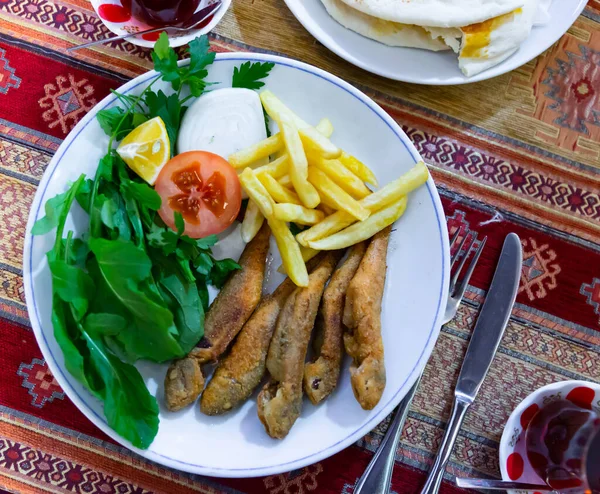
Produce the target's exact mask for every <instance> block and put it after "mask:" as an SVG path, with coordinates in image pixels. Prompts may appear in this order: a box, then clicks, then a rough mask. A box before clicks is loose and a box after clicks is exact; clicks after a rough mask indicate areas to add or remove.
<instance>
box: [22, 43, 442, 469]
mask: <svg viewBox="0 0 600 494" xmlns="http://www.w3.org/2000/svg"><path fill="white" fill-rule="evenodd" d="M246 60H250V61H270V62H274V63H275V64H276V66H275V68H274V69H273V71H272V73H271V75H270V76H269V77H268V79H267V86H266V87H267V88H268V89H270V90H272V91H273V92H274V93H275V94H277V95H278V96H279V97H281V99H282V100H283V101H284V102H286V103H288V104H289V106H290V107H291V108H292V109H294V110H295V111H297V112H298V113H299V114H300V116H302V118H304V119H306V120H307V121H309V122H315V123H316V122H317V121H318V120H319V119H320V118H322V117H325V116H327V117H329V118H330V119H331V121H332V122H333V125H334V127H335V132H334V140H335V142H336V143H337V144H338V145H340V146H341V147H342V148H344V149H346V150H347V151H349V152H351V153H353V154H355V155H357V156H358V157H360V158H361V159H364V160H365V161H367V162H368V163H369V164H370V165H371V166H372V167H373V169H374V171H375V173H376V175H377V177H378V179H379V181H380V182H381V183H382V184H385V183H387V182H389V181H390V180H392V179H394V178H396V177H397V176H398V175H399V174H401V173H403V172H405V171H407V170H408V169H409V168H410V167H411V166H413V164H414V163H415V162H416V161H417V160H419V155H418V153H417V151H416V149H415V148H414V147H413V145H412V144H411V142H410V141H409V139H408V137H407V136H406V135H405V134H404V133H403V132H402V130H401V129H400V127H399V126H398V125H397V124H396V123H395V122H394V121H393V120H392V119H391V118H390V117H389V116H388V115H387V114H386V113H385V112H384V111H383V110H382V109H381V108H380V107H379V106H377V105H376V104H375V103H374V102H373V101H372V100H370V99H369V98H368V97H367V96H366V95H364V94H363V93H361V92H360V91H358V90H356V89H355V88H353V87H352V86H350V85H349V84H347V83H345V82H344V81H342V80H340V79H338V78H336V77H334V76H332V75H330V74H328V73H326V72H324V71H322V70H319V69H317V68H315V67H311V66H309V65H306V64H303V63H300V62H295V61H292V60H287V59H284V58H280V57H273V56H269V55H259V54H248V53H243V54H242V53H232V54H225V55H223V54H219V55H217V59H216V61H215V63H214V64H213V65H212V66H211V68H210V75H209V79H210V80H211V81H227V82H226V83H225V84H224V85H230V83H229V81H231V76H232V72H233V68H234V66H237V65H239V64H240V63H242V62H244V61H246ZM153 75H154V73H153V72H152V73H147V74H144V75H142V76H139V77H138V78H136V79H134V80H133V81H131V82H129V83H128V84H126V85H125V86H123V87H122V88H121V90H120V91H121V92H124V93H126V94H136V93H139V91H140V90H141V89H142V88H143V87H144V86H145V85H146V84H147V83H148V81H149V80H150V79H151V78H152V77H153ZM157 86H160V85H157ZM157 86H155V87H156V88H157V89H158V87H157ZM162 88H163V89H166V85H163V86H162ZM114 102H115V98H114V97H113V96H112V95H111V96H108V97H107V98H105V99H104V100H102V101H101V102H100V103H99V104H98V105H97V106H96V107H95V108H94V109H93V110H92V111H91V112H90V113H89V114H88V115H87V116H86V117H85V118H84V119H83V120H82V121H81V122H80V123H79V124H78V125H77V126H76V127H75V128H74V129H73V131H72V132H71V133H70V134H69V136H68V137H67V139H65V141H64V142H63V144H62V145H61V147H60V148H59V149H58V151H57V152H56V155H55V156H54V158H53V159H52V161H51V162H50V164H49V166H48V169H47V170H46V173H45V174H44V177H43V179H42V181H41V183H40V186H39V188H38V191H37V194H36V196H35V199H34V201H33V205H32V209H31V214H30V217H29V223H28V225H27V232H28V234H27V236H26V239H25V253H24V278H25V290H26V297H27V307H28V310H29V315H30V318H31V323H32V326H33V330H34V332H35V336H36V338H37V341H38V343H39V345H40V348H41V349H42V352H43V354H44V357H45V358H46V361H47V362H48V365H49V366H50V369H51V370H52V372H53V374H54V376H55V377H56V379H57V380H58V382H59V383H60V385H61V386H62V388H63V389H64V390H65V392H66V393H67V395H68V396H69V397H70V398H71V400H72V401H73V402H74V403H75V405H76V406H77V407H78V408H79V409H80V410H81V411H82V412H83V413H84V414H85V415H86V416H87V417H88V418H89V419H90V420H91V421H92V422H93V423H94V424H96V425H97V426H98V427H99V428H100V429H102V430H103V431H104V432H105V433H106V434H108V435H109V436H111V437H112V438H114V439H115V440H116V441H119V442H120V443H122V444H123V445H125V446H127V447H128V448H130V449H133V450H134V451H136V452H137V453H139V454H141V455H142V456H144V457H146V458H148V459H150V460H154V461H156V462H158V463H162V464H163V465H167V466H169V467H173V468H177V469H180V470H185V471H189V472H193V473H198V474H203V475H212V476H223V477H252V476H261V475H271V474H275V473H280V472H284V471H289V470H293V469H296V468H300V467H303V466H305V465H308V464H311V463H314V462H317V461H319V460H322V459H324V458H326V457H328V456H330V455H332V454H334V453H336V452H338V451H340V450H341V449H343V448H345V447H347V446H349V445H351V444H352V443H354V442H355V441H357V440H358V439H360V438H361V437H362V436H363V435H365V434H367V433H368V432H369V431H370V430H372V429H373V428H374V427H375V426H376V425H377V424H378V423H379V422H381V421H382V420H383V419H384V418H385V417H386V416H387V415H388V414H389V413H390V412H391V411H392V410H393V409H394V407H395V406H396V405H397V404H398V403H399V401H400V400H401V399H402V397H403V396H404V395H405V394H406V393H407V391H408V390H409V389H410V387H411V386H412V384H413V383H414V381H415V380H416V379H417V377H418V375H419V373H420V372H421V370H422V369H423V367H424V366H425V363H426V362H427V359H428V358H429V355H430V354H431V351H432V349H433V346H434V344H435V341H436V338H437V336H438V333H439V329H440V324H441V321H440V318H441V315H442V314H443V311H444V308H445V305H446V298H447V290H448V278H449V276H448V271H449V264H448V259H449V252H448V235H447V230H446V221H445V217H444V212H443V210H442V206H441V203H440V199H439V196H438V194H437V191H436V188H435V185H434V183H433V181H432V180H431V179H430V180H429V181H428V183H427V185H426V186H425V187H421V188H420V189H419V190H417V191H416V192H415V193H413V194H412V195H411V197H410V200H409V206H408V208H407V212H406V214H405V215H404V216H403V217H402V218H401V220H400V221H399V222H398V223H397V225H396V226H395V231H394V233H393V236H392V240H391V244H390V249H389V254H388V265H389V268H388V278H387V284H386V285H387V286H386V290H385V298H384V303H383V315H382V318H383V333H384V343H385V349H386V366H387V377H388V382H387V387H386V389H385V393H384V395H383V398H382V399H381V402H380V403H379V405H378V406H377V407H376V408H375V409H374V410H373V411H370V412H366V411H364V410H362V409H361V408H360V407H359V406H358V404H357V403H356V401H355V400H354V397H353V395H352V390H351V388H350V384H349V376H348V372H347V368H348V362H346V363H345V366H344V369H345V370H344V373H343V375H342V377H341V380H340V384H339V386H338V389H337V390H336V391H335V393H334V394H333V395H332V396H331V397H330V398H329V399H328V400H327V401H326V402H325V403H324V404H322V405H321V406H318V407H314V406H312V405H310V404H309V403H308V402H306V403H305V406H304V408H303V412H302V416H301V418H300V419H299V420H298V421H297V423H296V425H295V426H294V428H293V429H292V431H291V433H290V434H289V436H288V437H287V438H286V439H284V440H282V441H276V440H273V439H270V438H269V437H268V436H267V435H266V433H265V431H264V429H263V427H262V425H261V424H260V422H259V420H258V418H257V415H256V405H255V403H254V401H253V400H251V401H249V402H247V403H246V404H245V405H244V406H243V407H242V408H241V409H239V410H237V411H235V412H233V413H231V414H229V415H226V416H223V417H207V416H205V415H202V414H201V413H200V411H199V407H198V406H193V407H190V408H188V409H187V410H184V411H181V412H178V413H169V412H167V411H166V410H165V409H164V407H163V405H162V401H163V391H162V381H163V378H164V375H165V371H166V365H157V364H151V363H142V364H140V365H139V366H138V368H139V369H140V371H141V372H142V374H143V376H144V378H145V380H146V383H147V385H148V387H149V389H150V391H151V392H153V393H156V395H157V398H158V401H159V403H160V404H161V411H160V429H159V432H158V435H157V437H156V439H155V441H154V442H153V443H152V445H151V446H150V448H149V449H148V450H146V451H141V450H139V449H136V448H133V447H132V446H131V445H130V444H129V443H127V442H126V441H124V440H123V439H122V438H121V437H119V436H118V435H116V434H115V433H114V432H113V431H112V430H111V429H110V428H109V427H108V425H107V423H106V421H105V419H104V415H103V413H102V406H101V403H100V402H98V401H97V400H96V399H94V398H93V397H92V396H91V394H89V393H88V392H87V391H86V390H85V389H84V388H82V386H81V385H80V384H79V383H78V382H77V381H76V380H75V379H73V378H72V377H71V376H70V375H69V374H68V372H67V371H66V369H65V365H64V361H63V356H62V353H61V351H60V349H59V347H58V345H57V343H56V341H55V339H54V336H53V330H52V324H51V321H50V312H51V297H50V296H49V294H50V293H51V279H50V273H49V270H48V266H47V262H46V258H45V252H46V251H47V250H49V249H50V248H51V245H52V242H53V239H52V238H51V237H52V235H46V236H43V237H32V236H31V235H29V232H30V231H31V227H32V225H33V223H34V221H35V220H36V219H37V218H39V217H40V216H42V215H43V211H44V208H43V206H44V204H45V202H46V200H47V199H48V198H50V197H53V196H54V195H55V194H57V193H59V192H62V191H64V190H65V189H66V187H67V184H68V183H69V181H73V180H75V179H76V178H77V176H79V174H80V173H82V172H83V173H86V174H88V175H93V173H94V172H95V169H96V166H97V162H98V160H99V158H100V157H101V156H102V155H103V154H104V153H105V149H106V145H107V137H106V136H105V135H104V133H103V132H102V130H101V129H100V126H99V125H98V123H97V121H96V119H95V115H96V113H97V111H99V110H101V109H103V108H106V107H107V106H110V105H111V104H114ZM69 223H70V224H68V225H67V228H69V227H71V228H74V230H75V232H76V234H81V233H83V231H84V229H85V228H87V226H86V225H87V222H86V218H85V214H84V213H83V212H81V211H75V212H74V213H73V214H72V215H71V217H70V218H69ZM218 247H219V249H218V250H217V252H216V254H217V255H232V256H238V255H239V253H240V252H241V250H242V247H243V246H242V242H241V239H240V237H239V232H237V231H233V232H230V233H229V234H228V235H227V236H226V237H225V238H224V239H223V240H222V241H221V242H220V243H219V244H218ZM272 252H273V260H272V262H271V263H270V266H271V267H270V268H269V269H270V274H269V277H268V283H267V284H268V289H270V290H272V289H273V288H274V286H276V285H277V284H278V283H279V282H280V281H281V278H282V277H281V275H278V274H277V273H276V271H275V270H274V269H273V267H274V268H277V266H279V262H280V261H279V257H278V254H277V251H276V249H273V250H272Z"/></svg>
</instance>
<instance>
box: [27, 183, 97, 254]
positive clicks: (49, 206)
mask: <svg viewBox="0 0 600 494" xmlns="http://www.w3.org/2000/svg"><path fill="white" fill-rule="evenodd" d="M84 178H85V176H84V175H81V176H80V177H79V178H78V179H77V181H76V182H74V183H73V184H72V185H71V187H69V189H68V190H67V191H66V192H63V193H62V194H57V195H55V196H54V197H52V198H51V199H48V200H47V201H46V204H44V211H45V213H46V216H44V217H43V218H40V219H39V220H37V221H36V222H35V223H34V225H33V227H32V228H31V234H32V235H45V234H46V233H48V232H50V231H51V230H52V229H53V228H57V227H58V226H59V224H60V223H61V222H62V224H63V226H64V221H65V220H66V218H67V215H68V214H69V210H70V209H71V204H72V203H73V199H74V198H75V196H76V195H77V192H78V191H79V190H80V188H81V185H82V184H83V180H84ZM57 233H58V232H57ZM59 236H60V237H61V238H62V230H61V232H60V235H59ZM59 257H60V256H59Z"/></svg>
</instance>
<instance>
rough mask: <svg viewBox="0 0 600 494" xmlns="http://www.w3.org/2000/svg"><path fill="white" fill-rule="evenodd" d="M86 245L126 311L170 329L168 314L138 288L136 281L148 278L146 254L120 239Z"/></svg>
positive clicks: (97, 239)
mask: <svg viewBox="0 0 600 494" xmlns="http://www.w3.org/2000/svg"><path fill="white" fill-rule="evenodd" d="M89 243H90V249H91V251H92V252H93V253H94V255H95V256H96V260H97V262H98V267H99V268H100V272H101V274H102V277H103V279H104V282H105V283H106V284H107V285H108V289H109V290H111V291H112V292H113V294H114V295H115V296H116V297H117V298H118V299H119V300H120V301H121V303H122V304H123V305H124V306H125V308H127V310H128V311H129V312H131V314H133V315H134V316H135V317H137V318H139V319H140V320H142V321H147V322H152V323H154V324H156V325H157V326H160V327H169V326H170V325H171V324H172V323H173V317H172V315H171V313H170V312H169V311H168V310H167V309H166V308H165V307H161V306H159V305H157V304H156V303H155V302H154V301H153V300H151V299H150V298H149V297H148V295H147V294H144V293H143V292H141V291H140V289H139V287H138V285H139V282H142V281H145V280H147V279H148V278H149V277H150V271H151V269H152V263H151V262H150V259H149V258H148V255H147V254H146V253H145V252H144V251H143V250H142V249H139V248H138V247H136V246H135V245H134V244H133V243H131V242H125V241H123V240H106V239H103V238H92V239H91V240H90V242H89Z"/></svg>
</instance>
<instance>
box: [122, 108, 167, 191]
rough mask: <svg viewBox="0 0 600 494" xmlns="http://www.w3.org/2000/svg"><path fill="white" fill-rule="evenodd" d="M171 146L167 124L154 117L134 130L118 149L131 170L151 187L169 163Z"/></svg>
mask: <svg viewBox="0 0 600 494" xmlns="http://www.w3.org/2000/svg"><path fill="white" fill-rule="evenodd" d="M170 149H171V145H170V143H169V135H168V134H167V129H166V127H165V123H164V122H163V121H162V119H161V118H160V117H154V118H152V119H150V120H148V121H146V122H144V123H143V124H141V125H139V126H137V127H136V128H135V129H133V130H132V131H131V132H130V133H129V134H127V136H125V139H123V141H121V144H120V145H119V147H118V148H117V153H118V154H119V156H120V157H121V158H122V159H123V161H124V162H125V163H127V165H129V168H131V169H132V170H133V171H134V172H135V173H137V174H138V175H139V176H140V177H142V178H143V179H144V180H145V181H146V182H148V183H149V184H150V185H154V182H155V181H156V178H157V177H158V174H159V173H160V171H161V170H162V168H163V166H165V163H166V162H167V161H169V157H170Z"/></svg>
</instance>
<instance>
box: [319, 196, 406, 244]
mask: <svg viewBox="0 0 600 494" xmlns="http://www.w3.org/2000/svg"><path fill="white" fill-rule="evenodd" d="M407 202H408V201H407V199H406V197H402V198H401V199H400V200H399V201H397V202H395V203H393V204H392V205H391V206H388V207H386V208H384V209H382V210H380V211H378V212H376V213H374V214H372V215H371V216H369V217H368V218H367V219H366V220H364V221H359V222H357V223H354V224H353V225H351V226H349V227H348V228H346V229H345V230H342V231H341V232H338V233H336V234H334V235H331V236H330V237H325V238H322V239H321V240H316V241H314V242H309V243H308V245H309V247H310V248H311V249H315V250H336V249H345V248H346V247H349V246H351V245H354V244H357V243H358V242H362V241H363V240H367V239H368V238H371V237H372V236H373V235H375V234H376V233H377V232H380V231H381V230H383V229H384V228H385V227H387V226H389V225H391V224H392V223H394V221H396V220H397V219H398V218H400V216H402V214H404V211H405V210H406V204H407Z"/></svg>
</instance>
